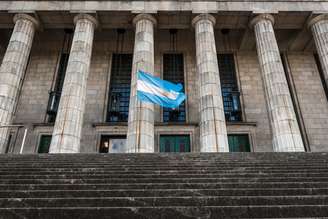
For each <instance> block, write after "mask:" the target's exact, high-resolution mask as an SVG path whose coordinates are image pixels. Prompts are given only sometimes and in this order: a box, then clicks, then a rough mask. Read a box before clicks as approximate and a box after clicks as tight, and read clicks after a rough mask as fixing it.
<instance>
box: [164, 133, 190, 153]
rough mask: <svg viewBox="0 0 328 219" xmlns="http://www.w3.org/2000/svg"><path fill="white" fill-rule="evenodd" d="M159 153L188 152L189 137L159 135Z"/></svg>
mask: <svg viewBox="0 0 328 219" xmlns="http://www.w3.org/2000/svg"><path fill="white" fill-rule="evenodd" d="M159 145H160V152H190V136H189V135H161V136H160V140H159Z"/></svg>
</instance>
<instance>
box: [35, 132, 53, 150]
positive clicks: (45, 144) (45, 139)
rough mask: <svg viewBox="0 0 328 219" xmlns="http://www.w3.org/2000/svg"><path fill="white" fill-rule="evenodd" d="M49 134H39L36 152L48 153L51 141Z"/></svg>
mask: <svg viewBox="0 0 328 219" xmlns="http://www.w3.org/2000/svg"><path fill="white" fill-rule="evenodd" d="M51 137H52V136H51V135H41V137H40V142H39V147H38V153H39V154H42V153H49V147H50V143H51Z"/></svg>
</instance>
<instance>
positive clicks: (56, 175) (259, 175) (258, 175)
mask: <svg viewBox="0 0 328 219" xmlns="http://www.w3.org/2000/svg"><path fill="white" fill-rule="evenodd" d="M245 177H247V178H266V177H271V178H282V177H284V178H295V177H297V178H328V173H309V172H305V173H288V172H286V173H264V172H257V173H244V172H234V173H220V174H217V173H193V174H185V173H173V174H172V173H150V174H145V173H142V174H138V173H135V174H131V173H129V172H127V173H120V174H115V173H103V174H99V173H93V172H89V173H67V174H63V173H52V174H38V173H36V174H30V175H25V174H23V175H20V174H16V175H13V174H11V175H1V179H0V181H1V180H16V179H17V180H25V179H27V180H31V179H38V180H41V179H104V178H105V179H108V178H110V179H121V178H123V179H125V178H127V179H131V178H134V179H145V178H146V179H147V178H152V179H157V178H217V179H222V178H229V179H239V178H245Z"/></svg>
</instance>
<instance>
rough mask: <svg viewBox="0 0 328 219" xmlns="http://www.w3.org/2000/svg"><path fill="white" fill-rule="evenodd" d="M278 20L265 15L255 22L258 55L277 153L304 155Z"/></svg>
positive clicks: (253, 20)
mask: <svg viewBox="0 0 328 219" xmlns="http://www.w3.org/2000/svg"><path fill="white" fill-rule="evenodd" d="M273 23H274V18H273V16H272V15H270V14H261V15H258V16H256V17H255V18H253V19H252V21H251V23H250V25H251V26H252V27H253V28H254V32H255V38H256V47H257V55H258V59H259V63H260V69H261V74H262V79H263V83H264V88H265V92H266V102H267V107H268V113H269V119H270V124H271V129H272V134H273V149H274V151H277V152H289V151H290V152H293V151H304V145H303V141H302V137H301V134H300V130H299V127H298V123H297V119H296V115H295V111H294V107H293V103H292V99H291V96H290V92H289V88H288V84H287V80H286V76H285V73H284V68H283V65H282V62H281V57H280V52H279V48H278V44H277V41H276V37H275V34H274V30H273Z"/></svg>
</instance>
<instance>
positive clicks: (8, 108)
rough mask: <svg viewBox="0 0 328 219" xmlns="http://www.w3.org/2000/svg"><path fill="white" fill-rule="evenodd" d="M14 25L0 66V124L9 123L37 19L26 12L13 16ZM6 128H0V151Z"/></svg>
mask: <svg viewBox="0 0 328 219" xmlns="http://www.w3.org/2000/svg"><path fill="white" fill-rule="evenodd" d="M14 23H15V27H14V30H13V33H12V35H11V38H10V41H9V44H8V47H7V51H6V53H5V55H4V57H3V61H2V64H1V67H0V126H7V125H11V123H12V120H13V116H14V109H15V106H16V104H17V99H18V92H19V90H20V85H21V83H20V82H21V80H22V79H23V75H24V72H25V70H26V66H27V62H28V58H29V55H30V51H31V47H32V42H33V38H34V34H35V30H36V28H37V26H38V21H37V20H36V19H35V18H33V17H31V16H29V15H27V14H16V15H15V16H14ZM8 131H9V129H8V128H0V152H2V153H3V152H4V151H5V147H6V144H7V137H8Z"/></svg>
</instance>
